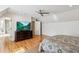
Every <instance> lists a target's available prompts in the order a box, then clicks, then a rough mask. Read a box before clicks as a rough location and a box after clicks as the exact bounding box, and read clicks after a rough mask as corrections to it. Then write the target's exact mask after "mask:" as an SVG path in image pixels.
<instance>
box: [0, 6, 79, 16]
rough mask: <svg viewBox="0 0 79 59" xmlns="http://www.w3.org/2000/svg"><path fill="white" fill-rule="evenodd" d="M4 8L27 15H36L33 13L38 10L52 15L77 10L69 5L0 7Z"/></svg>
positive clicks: (76, 7) (0, 7)
mask: <svg viewBox="0 0 79 59" xmlns="http://www.w3.org/2000/svg"><path fill="white" fill-rule="evenodd" d="M5 7H9V8H10V10H12V11H15V12H19V13H24V14H28V15H38V14H37V13H36V12H35V11H37V10H40V9H42V10H46V11H49V12H51V13H52V14H53V13H62V12H65V11H70V10H73V9H78V8H79V6H78V5H75V6H72V7H69V5H0V9H2V8H5Z"/></svg>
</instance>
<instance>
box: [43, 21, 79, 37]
mask: <svg viewBox="0 0 79 59" xmlns="http://www.w3.org/2000/svg"><path fill="white" fill-rule="evenodd" d="M43 34H45V35H50V36H53V35H60V34H61V35H62V34H64V35H73V36H79V21H70V22H57V23H46V24H43Z"/></svg>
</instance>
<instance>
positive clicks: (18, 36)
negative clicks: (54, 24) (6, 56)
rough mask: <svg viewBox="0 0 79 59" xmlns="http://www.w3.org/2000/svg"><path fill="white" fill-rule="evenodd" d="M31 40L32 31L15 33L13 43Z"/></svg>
mask: <svg viewBox="0 0 79 59" xmlns="http://www.w3.org/2000/svg"><path fill="white" fill-rule="evenodd" d="M30 38H32V30H22V31H15V41H16V42H17V41H21V40H26V39H30Z"/></svg>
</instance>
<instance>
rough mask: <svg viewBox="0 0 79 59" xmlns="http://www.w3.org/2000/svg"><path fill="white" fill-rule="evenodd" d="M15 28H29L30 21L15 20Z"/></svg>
mask: <svg viewBox="0 0 79 59" xmlns="http://www.w3.org/2000/svg"><path fill="white" fill-rule="evenodd" d="M17 30H19V31H21V30H30V22H28V21H18V22H17Z"/></svg>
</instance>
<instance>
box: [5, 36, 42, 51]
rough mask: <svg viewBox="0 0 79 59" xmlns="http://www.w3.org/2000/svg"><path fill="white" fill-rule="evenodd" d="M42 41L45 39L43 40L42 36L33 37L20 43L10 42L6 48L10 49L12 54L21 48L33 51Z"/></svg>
mask: <svg viewBox="0 0 79 59" xmlns="http://www.w3.org/2000/svg"><path fill="white" fill-rule="evenodd" d="M42 40H43V38H41V36H39V35H36V36H33V38H32V39H26V40H23V41H19V42H8V43H7V44H6V47H7V48H8V49H9V51H10V52H15V51H17V50H18V49H19V48H24V49H26V50H27V49H33V48H35V47H37V46H38V45H39V44H40V42H41V41H42Z"/></svg>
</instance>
